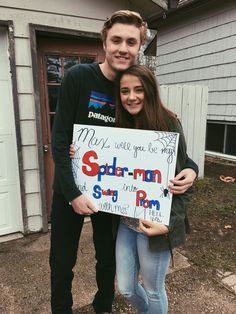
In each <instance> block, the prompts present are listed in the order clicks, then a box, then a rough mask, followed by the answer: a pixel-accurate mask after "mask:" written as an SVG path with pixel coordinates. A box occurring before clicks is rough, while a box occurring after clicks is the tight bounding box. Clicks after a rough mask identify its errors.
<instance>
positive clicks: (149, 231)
mask: <svg viewBox="0 0 236 314" xmlns="http://www.w3.org/2000/svg"><path fill="white" fill-rule="evenodd" d="M139 229H140V231H142V232H143V233H144V234H145V235H146V236H148V237H152V236H155V235H163V234H167V233H168V232H169V229H168V228H167V227H166V226H165V225H163V224H160V223H158V222H155V221H149V220H146V219H139Z"/></svg>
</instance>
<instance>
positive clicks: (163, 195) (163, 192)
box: [160, 186, 170, 198]
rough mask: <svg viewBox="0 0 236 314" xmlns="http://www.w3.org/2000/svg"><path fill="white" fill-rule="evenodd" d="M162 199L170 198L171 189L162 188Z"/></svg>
mask: <svg viewBox="0 0 236 314" xmlns="http://www.w3.org/2000/svg"><path fill="white" fill-rule="evenodd" d="M161 191H162V193H161V195H160V196H161V197H168V198H170V194H169V189H168V188H164V187H163V186H162V187H161Z"/></svg>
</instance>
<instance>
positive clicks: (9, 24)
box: [0, 20, 28, 233]
mask: <svg viewBox="0 0 236 314" xmlns="http://www.w3.org/2000/svg"><path fill="white" fill-rule="evenodd" d="M0 26H2V27H4V28H6V32H7V36H8V48H9V50H8V53H9V66H10V71H11V85H12V100H13V109H14V118H15V130H16V149H17V161H18V168H19V181H20V199H21V209H22V212H21V214H22V220H23V233H26V232H27V231H28V221H27V209H26V196H25V182H24V168H23V153H22V139H21V129H20V113H19V101H18V93H17V90H18V89H17V79H16V61H15V37H14V23H13V21H12V20H8V21H4V20H0Z"/></svg>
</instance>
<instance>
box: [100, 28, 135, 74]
mask: <svg viewBox="0 0 236 314" xmlns="http://www.w3.org/2000/svg"><path fill="white" fill-rule="evenodd" d="M140 45H141V40H140V30H139V28H137V27H136V26H135V25H129V24H121V23H116V24H114V25H113V26H112V28H111V29H109V31H108V33H107V38H106V42H105V43H104V50H105V71H106V72H108V74H110V75H112V74H114V76H115V74H116V72H117V71H123V70H125V69H127V68H128V67H129V66H131V65H132V64H134V63H135V61H136V58H137V55H138V51H139V48H140ZM106 74H107V73H106ZM110 75H109V76H110Z"/></svg>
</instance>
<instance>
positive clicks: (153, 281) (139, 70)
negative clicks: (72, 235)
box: [70, 65, 197, 314]
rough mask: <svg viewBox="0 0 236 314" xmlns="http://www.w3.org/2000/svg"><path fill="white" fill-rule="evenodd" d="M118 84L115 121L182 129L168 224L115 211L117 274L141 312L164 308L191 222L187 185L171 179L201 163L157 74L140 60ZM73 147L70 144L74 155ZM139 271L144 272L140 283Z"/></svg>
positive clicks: (159, 311)
mask: <svg viewBox="0 0 236 314" xmlns="http://www.w3.org/2000/svg"><path fill="white" fill-rule="evenodd" d="M116 86H117V91H116V126H117V127H121V128H136V129H144V130H158V131H171V132H178V133H179V134H180V137H179V147H178V156H177V165H176V173H178V174H179V177H178V175H177V176H176V177H178V180H177V182H176V181H175V180H171V181H172V183H171V184H170V185H169V189H170V191H171V192H172V193H173V194H174V196H173V199H172V207H171V215H170V223H169V226H168V227H167V226H165V225H163V224H160V223H157V222H151V221H147V220H144V219H140V220H138V219H135V218H129V217H123V216H122V217H119V216H117V215H114V222H115V223H116V224H117V225H118V233H117V239H116V274H117V284H118V289H119V291H120V293H121V294H122V295H124V296H125V297H126V298H127V299H128V300H129V301H130V303H132V305H134V306H135V307H136V309H137V311H138V313H139V314H166V313H167V310H168V300H167V294H166V290H165V276H166V273H167V270H168V266H169V261H170V258H171V255H172V249H173V248H175V247H177V246H179V245H182V244H184V241H185V233H186V231H187V228H188V223H187V222H188V221H187V217H186V205H187V203H188V200H189V196H190V193H191V191H190V190H189V189H188V190H187V191H186V192H185V193H184V194H183V191H182V190H176V189H175V187H173V183H174V184H175V182H176V184H178V181H179V180H180V179H181V178H182V177H183V176H184V171H183V169H185V168H186V166H187V167H189V166H195V169H196V171H197V165H196V164H195V163H193V162H192V163H191V162H189V160H190V159H189V157H188V156H187V153H186V144H185V138H184V135H183V130H182V127H181V124H180V122H179V120H178V119H177V118H176V115H175V114H174V113H172V112H171V111H169V110H168V109H167V108H165V107H164V106H163V104H162V102H161V99H160V94H159V89H158V84H157V81H156V78H155V76H154V75H153V73H152V72H151V71H150V70H149V69H148V68H146V67H145V66H142V65H133V66H131V67H129V68H128V69H126V70H124V71H122V72H121V73H119V74H118V76H117V78H116ZM74 153H75V150H74V147H73V145H71V147H70V157H71V158H73V157H74ZM190 161H191V160H190ZM180 174H181V175H180ZM176 177H175V178H176ZM180 193H181V194H180ZM117 218H118V219H119V223H117V222H118V219H117ZM139 275H141V276H142V284H141V283H140V281H139Z"/></svg>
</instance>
